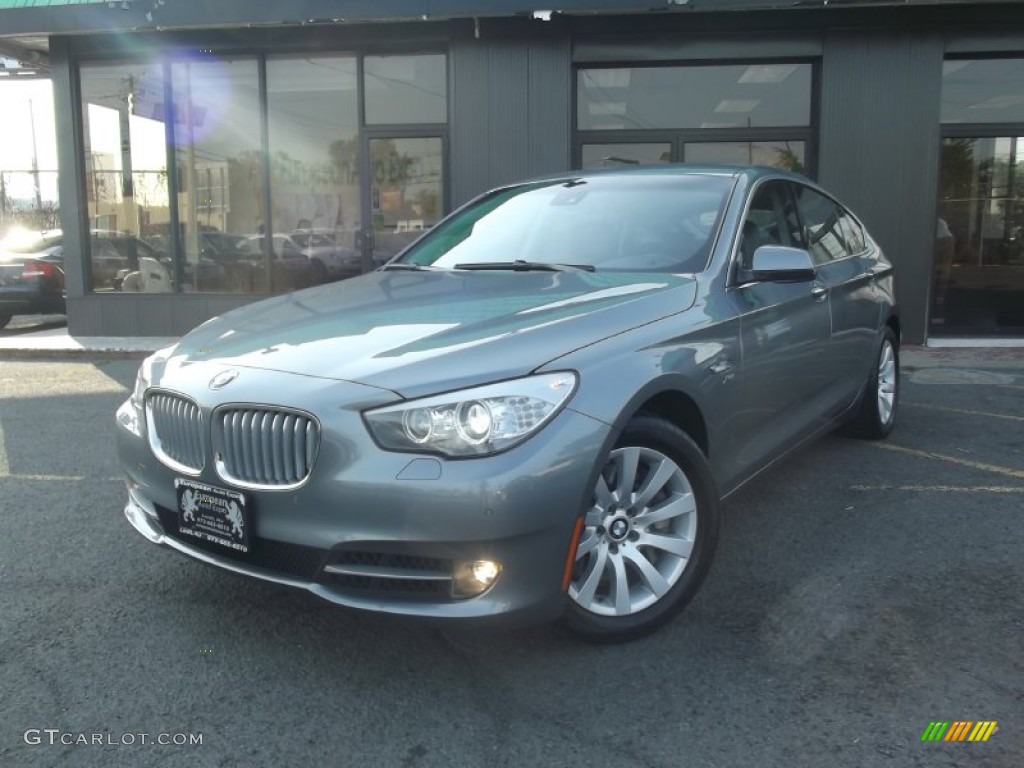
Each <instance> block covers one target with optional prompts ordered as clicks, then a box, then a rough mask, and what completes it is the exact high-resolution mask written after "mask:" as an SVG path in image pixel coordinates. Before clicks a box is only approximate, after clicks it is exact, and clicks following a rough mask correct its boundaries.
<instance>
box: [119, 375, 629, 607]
mask: <svg viewBox="0 0 1024 768" xmlns="http://www.w3.org/2000/svg"><path fill="white" fill-rule="evenodd" d="M261 377H262V378H266V376H263V374H262V373H261ZM270 377H271V378H276V379H279V381H278V382H277V383H278V384H286V385H287V386H273V385H272V389H273V391H281V392H291V393H292V395H293V397H292V401H291V402H288V403H282V405H286V406H290V407H296V408H298V407H301V406H300V405H299V401H300V400H301V399H302V393H297V392H296V389H302V388H303V387H309V386H311V385H310V383H309V382H310V380H309V378H308V377H297V376H291V375H290V374H281V373H273V374H270ZM282 379H289V380H294V381H287V382H286V381H283V380H282ZM302 379H304V380H305V381H301V380H302ZM320 386H323V385H322V383H321V385H320ZM349 386H358V385H349ZM261 389H262V392H264V393H265V392H267V391H270V390H268V389H267V388H266V387H261ZM236 394H237V393H236ZM314 399H315V398H314ZM392 399H393V398H392ZM364 400H365V398H364ZM232 402H237V401H232ZM262 402H265V400H263V401H262ZM201 405H202V406H203V408H204V410H205V409H206V408H207V407H211V406H210V404H206V403H203V404H201ZM304 405H305V407H306V408H307V409H310V410H312V411H313V412H314V413H316V414H317V415H318V416H319V417H320V420H321V422H322V425H323V434H322V444H321V448H320V455H319V458H318V459H317V464H316V466H315V467H314V469H313V472H312V474H311V475H310V477H309V480H308V481H307V482H306V483H305V484H303V485H302V486H301V487H299V488H296V489H293V490H287V491H265V490H259V491H256V490H247V489H237V488H234V486H232V485H231V484H230V483H229V482H226V481H225V480H224V479H223V478H221V477H219V476H218V475H216V474H215V472H214V469H213V468H212V467H210V466H207V467H206V468H204V470H203V472H202V474H201V475H200V476H199V478H198V479H199V480H201V481H202V482H204V483H209V484H210V485H213V486H218V487H222V488H230V489H234V490H241V491H242V492H243V493H245V495H246V498H247V501H248V504H249V507H250V508H251V510H252V515H253V519H252V523H251V525H252V532H253V538H252V540H251V547H250V551H249V552H248V553H246V554H241V553H238V552H234V551H232V550H228V549H226V548H223V547H220V546H219V545H217V544H210V543H206V542H201V541H197V540H195V539H191V538H189V537H187V536H185V535H183V534H182V533H180V532H179V531H178V527H177V521H178V513H177V508H176V504H177V499H176V496H175V490H174V479H175V478H176V477H180V476H181V475H180V474H178V473H176V472H175V471H173V470H171V469H170V468H168V467H166V466H164V465H163V464H161V463H160V462H159V461H158V460H157V459H156V458H155V457H154V455H153V453H152V452H151V450H150V448H149V445H148V442H147V439H146V437H145V434H143V436H141V437H139V436H136V435H135V434H133V433H132V432H131V431H129V430H128V429H126V428H125V424H124V423H123V422H121V421H120V420H119V424H120V427H119V429H118V430H117V432H118V450H119V453H120V457H121V460H122V464H123V466H124V468H125V471H126V472H127V475H128V489H129V491H128V501H127V504H126V506H125V510H124V512H125V516H126V517H127V518H128V521H129V522H130V523H131V524H132V526H133V527H134V528H135V529H136V530H137V531H138V532H139V533H141V534H142V535H143V536H144V537H145V538H146V539H148V540H149V541H151V542H153V543H155V544H160V545H163V546H167V547H169V548H171V549H175V550H177V551H178V552H181V553H183V554H186V555H188V556H190V557H192V558H194V559H197V560H200V561H202V562H204V563H207V564H209V565H214V566H217V567H219V568H223V569H225V570H229V571H233V572H235V573H240V574H244V575H247V576H250V577H254V578H259V579H263V580H266V581H271V582H275V583H278V584H283V585H287V586H291V587H297V588H301V589H306V590H307V591H309V592H311V593H313V594H315V595H317V596H319V597H322V598H324V599H326V600H329V601H331V602H334V603H337V604H340V605H344V606H349V607H352V608H358V609H365V610H373V611H381V612H387V613H394V614H403V615H410V616H423V617H433V618H442V619H463V620H466V619H484V618H494V617H499V616H501V617H503V618H505V619H510V620H513V621H516V622H521V623H527V622H534V621H544V620H549V619H552V618H555V617H556V616H557V615H559V614H560V612H561V611H562V610H563V608H564V593H563V591H562V586H561V585H562V576H563V570H564V567H565V562H566V556H567V554H568V548H569V546H570V540H571V537H572V531H573V527H574V524H575V520H576V517H577V516H578V515H579V513H580V511H581V509H582V507H583V505H584V504H585V503H588V502H589V500H590V493H591V489H592V488H593V482H594V477H593V474H594V473H595V472H596V471H597V463H598V460H599V457H600V454H601V451H602V450H603V448H604V444H605V441H606V440H607V438H608V435H609V429H610V428H609V427H608V426H607V425H605V424H603V423H601V422H598V421H596V420H594V419H591V418H590V417H587V416H584V415H582V414H579V413H576V412H574V411H572V410H570V409H565V410H563V411H562V412H561V413H559V414H558V415H557V416H556V417H555V418H554V419H553V420H552V421H551V423H549V424H548V425H546V426H545V427H544V428H543V429H542V430H541V431H540V432H539V433H538V434H537V435H534V436H533V437H532V438H531V439H529V440H527V441H526V442H525V443H523V444H521V445H519V446H517V447H515V448H513V449H512V450H509V451H507V452H505V453H502V454H498V455H496V456H490V457H486V458H477V459H463V460H444V459H440V458H436V457H433V456H418V455H413V454H403V453H392V452H387V451H382V450H381V449H380V448H378V447H377V446H376V445H375V444H374V443H373V441H372V440H371V439H370V437H369V435H368V434H367V432H366V430H365V428H364V426H363V424H362V422H361V419H360V418H359V416H358V410H355V409H354V410H353V411H345V410H344V409H342V410H340V411H339V410H338V409H337V408H335V412H334V413H333V414H331V415H330V417H329V418H327V417H325V416H324V415H323V414H324V413H325V412H326V411H324V410H323V409H311V408H310V407H309V405H308V403H304ZM361 407H367V406H366V405H365V402H364V404H363V405H361ZM139 426H141V427H142V429H143V430H144V429H145V425H144V422H142V421H141V420H140V422H139ZM207 464H208V465H209V464H212V462H207ZM481 559H486V560H494V561H497V562H499V563H500V564H501V568H502V571H501V574H500V576H499V577H498V579H497V581H496V582H495V583H494V584H493V585H492V586H491V587H490V588H489V589H488V590H487V591H485V592H484V593H483V594H480V595H479V596H476V597H470V598H459V597H453V596H452V579H451V575H452V571H453V569H454V568H455V565H456V564H458V563H466V562H472V561H477V560H481ZM445 574H447V575H448V578H445Z"/></svg>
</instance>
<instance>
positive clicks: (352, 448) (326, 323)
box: [117, 166, 900, 641]
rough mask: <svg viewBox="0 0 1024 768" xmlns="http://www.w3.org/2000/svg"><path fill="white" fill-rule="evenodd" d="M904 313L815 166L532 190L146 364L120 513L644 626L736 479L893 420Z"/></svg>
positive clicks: (709, 171) (270, 550) (195, 539)
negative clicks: (811, 171) (804, 447)
mask: <svg viewBox="0 0 1024 768" xmlns="http://www.w3.org/2000/svg"><path fill="white" fill-rule="evenodd" d="M899 336H900V321H899V315H898V312H897V308H896V303H895V300H894V296H893V277H892V266H891V265H890V263H889V262H888V261H887V260H886V258H885V257H884V256H883V254H882V252H881V250H880V249H879V247H878V245H877V244H876V243H875V242H874V240H872V238H871V236H870V235H869V234H868V232H867V230H866V229H865V228H864V226H863V224H862V223H861V222H860V221H859V220H858V219H857V217H856V216H854V215H853V214H852V213H851V212H850V211H849V210H848V209H847V208H845V207H844V206H843V205H842V204H841V203H839V202H837V201H836V200H835V199H834V198H833V197H831V196H830V195H829V194H827V193H826V192H824V191H823V190H822V189H820V188H819V187H817V186H815V185H814V184H812V183H810V182H809V181H807V180H806V179H805V178H803V177H800V176H796V175H793V174H788V173H785V172H780V171H777V170H775V169H769V168H734V167H691V166H675V167H673V166H668V167H663V168H633V169H628V170H615V171H610V172H594V173H570V174H566V175H564V176H561V177H557V178H546V179H542V180H538V181H532V182H527V183H522V184H515V185H511V186H507V187H502V188H500V189H496V190H494V191H492V192H489V193H487V194H485V195H483V196H481V197H479V198H477V199H476V200H474V201H472V202H470V203H469V204H467V205H465V206H464V207H462V208H461V209H459V210H457V211H455V212H454V213H453V214H451V215H450V216H448V217H447V218H446V219H444V220H443V221H442V222H441V223H439V224H438V225H437V226H436V227H434V228H433V229H432V230H431V231H429V232H427V233H426V234H424V235H423V236H422V237H421V238H420V239H419V240H418V241H416V242H415V243H413V244H412V245H411V246H409V247H408V248H407V249H406V250H405V251H404V252H403V253H401V254H399V255H398V256H397V257H396V258H395V259H394V260H392V261H391V262H389V263H388V264H386V265H384V266H383V267H382V268H380V269H379V270H377V271H376V272H373V273H370V274H367V275H364V276H362V277H358V278H354V279H351V280H347V281H344V282H341V283H334V284H329V285H324V286H320V287H317V288H311V289H308V290H304V291H299V292H296V293H291V294H288V295H285V296H279V297H275V298H271V299H267V300H265V301H261V302H259V303H256V304H252V305H249V306H246V307H244V308H242V309H238V310H236V311H233V312H229V313H228V314H226V315H223V316H221V317H218V318H215V319H213V320H210V321H209V322H207V323H204V324H203V325H201V326H199V327H198V328H197V329H195V330H194V331H192V332H191V333H190V334H188V335H187V336H185V337H184V338H182V339H181V340H180V341H179V342H178V343H177V344H175V345H174V346H172V347H169V348H167V349H164V350H162V351H160V352H157V353H156V354H155V355H153V356H152V357H150V358H148V359H146V360H145V361H144V362H143V364H142V367H141V369H140V370H139V374H138V379H137V382H136V385H135V389H134V392H133V393H132V395H131V397H130V398H129V399H128V400H127V401H126V402H125V403H124V404H123V405H122V406H121V407H120V409H119V410H118V412H117V424H118V429H117V433H118V449H119V453H120V457H121V461H122V463H123V466H124V469H125V472H126V473H127V478H128V479H127V483H128V502H127V505H126V507H125V514H126V516H127V518H128V520H129V522H130V523H131V524H132V525H133V526H134V527H135V528H136V530H138V532H139V533H141V534H142V535H143V536H145V537H146V538H147V539H149V540H150V541H151V542H154V543H156V544H162V545H165V546H167V547H170V548H172V549H175V550H178V551H179V552H181V553H184V554H186V555H189V556H190V557H193V558H195V559H197V560H201V561H203V562H205V563H208V564H211V565H215V566H218V567H220V568H223V569H226V570H229V571H235V572H237V573H241V574H246V575H248V576H251V577H254V578H259V579H265V580H268V581H273V582H277V583H279V584H286V585H290V586H293V587H298V588H301V589H305V590H308V591H310V592H312V593H314V594H316V595H319V596H320V597H323V598H325V599H327V600H330V601H332V602H335V603H338V604H341V605H345V606H350V607H355V608H362V609H367V610H373V611H386V612H390V613H395V614H404V615H409V616H422V617H433V618H440V619H448V620H452V621H457V620H471V619H487V620H493V619H497V618H508V619H514V620H518V621H544V620H553V619H556V618H557V619H560V620H561V621H562V622H563V623H564V624H565V625H566V626H567V627H568V628H569V629H571V630H572V631H574V632H576V633H578V634H579V635H581V636H583V637H585V638H588V639H592V640H598V641H619V640H626V639H629V638H632V637H636V636H638V635H641V634H643V633H646V632H649V631H651V630H652V629H654V628H656V627H658V626H659V625H661V624H663V623H664V622H665V621H666V620H668V619H669V618H670V617H671V616H673V615H674V614H675V613H677V612H678V611H679V610H680V609H681V608H682V607H683V606H685V605H686V603H687V602H688V601H689V600H690V599H691V598H692V597H693V595H694V594H695V593H696V591H697V589H698V588H699V586H700V584H701V582H702V580H703V579H704V577H705V574H706V573H707V571H708V568H709V566H710V564H711V559H712V555H713V554H714V551H715V545H716V540H717V535H718V504H719V501H720V499H721V498H723V497H725V496H727V495H728V494H730V493H732V492H734V491H735V490H736V489H737V488H739V487H740V486H741V485H742V484H743V483H745V482H746V481H748V480H750V479H751V478H752V477H754V476H755V475H756V474H757V473H759V472H761V471H762V470H765V469H766V468H768V467H769V466H771V465H772V464H773V463H774V462H775V461H776V460H777V459H779V458H780V457H782V456H783V455H785V454H786V453H788V452H789V451H792V450H793V449H795V448H797V447H798V446H800V445H801V444H802V443H804V442H806V441H807V440H809V439H812V438H813V437H815V436H817V435H820V434H822V433H823V432H825V431H827V430H830V429H833V428H837V427H842V428H843V429H845V430H847V431H848V432H851V433H854V434H856V435H860V436H863V437H868V438H881V437H884V436H885V435H887V434H888V433H889V431H890V430H891V429H892V426H893V421H894V417H895V413H896V406H897V394H898V388H897V385H898V361H899Z"/></svg>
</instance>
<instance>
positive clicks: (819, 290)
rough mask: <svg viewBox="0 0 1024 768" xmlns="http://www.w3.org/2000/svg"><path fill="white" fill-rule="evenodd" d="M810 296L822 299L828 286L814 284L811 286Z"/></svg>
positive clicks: (826, 294) (826, 293)
mask: <svg viewBox="0 0 1024 768" xmlns="http://www.w3.org/2000/svg"><path fill="white" fill-rule="evenodd" d="M811 296H813V297H814V298H815V299H817V300H818V301H822V300H823V299H824V298H825V297H826V296H828V288H827V287H826V286H824V285H820V284H819V285H815V286H814V287H813V288H811Z"/></svg>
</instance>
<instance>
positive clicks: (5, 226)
mask: <svg viewBox="0 0 1024 768" xmlns="http://www.w3.org/2000/svg"><path fill="white" fill-rule="evenodd" d="M13 79H14V78H11V77H8V78H7V79H6V80H5V81H4V82H3V85H0V91H2V92H3V97H4V127H3V141H0V241H3V240H4V239H5V238H7V237H11V238H13V239H16V240H23V239H30V238H33V236H35V235H37V234H38V233H39V232H40V231H42V230H47V229H59V228H60V210H59V205H58V195H57V170H56V169H57V141H56V138H55V135H56V127H55V126H56V121H55V119H54V114H53V89H52V87H51V85H50V81H49V80H47V79H42V78H38V79H37V78H23V79H22V81H21V82H17V81H15V82H12V80H13ZM2 247H3V246H0V248H2Z"/></svg>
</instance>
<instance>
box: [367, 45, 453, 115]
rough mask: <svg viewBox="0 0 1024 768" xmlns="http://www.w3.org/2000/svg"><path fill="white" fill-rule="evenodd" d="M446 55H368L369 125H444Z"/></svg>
mask: <svg viewBox="0 0 1024 768" xmlns="http://www.w3.org/2000/svg"><path fill="white" fill-rule="evenodd" d="M445 69H446V68H445V57H444V55H443V54H425V55H419V56H367V57H366V58H365V59H364V60H363V71H364V83H365V88H366V122H367V123H371V124H383V125H391V124H404V123H443V122H446V121H447V120H448V84H447V79H446V78H447V75H446V73H445Z"/></svg>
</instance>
